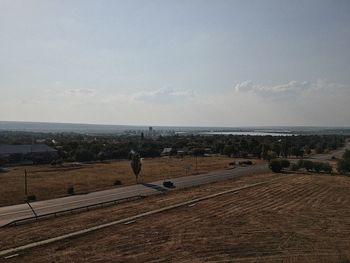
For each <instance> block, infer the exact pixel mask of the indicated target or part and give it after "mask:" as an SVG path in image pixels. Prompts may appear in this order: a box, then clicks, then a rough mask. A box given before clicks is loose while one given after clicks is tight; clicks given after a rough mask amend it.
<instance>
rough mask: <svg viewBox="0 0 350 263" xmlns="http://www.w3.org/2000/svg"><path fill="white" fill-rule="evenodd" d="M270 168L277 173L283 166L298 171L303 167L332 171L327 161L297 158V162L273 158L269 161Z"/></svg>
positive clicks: (311, 169)
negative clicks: (291, 162)
mask: <svg viewBox="0 0 350 263" xmlns="http://www.w3.org/2000/svg"><path fill="white" fill-rule="evenodd" d="M269 167H270V169H271V170H272V171H273V172H275V173H279V172H281V171H282V170H283V169H285V168H289V167H290V170H292V171H298V170H300V169H305V170H307V171H308V172H311V171H313V172H317V173H319V172H325V173H331V172H332V171H333V169H332V166H331V165H330V164H329V163H323V162H313V161H309V160H299V161H298V162H297V163H293V164H290V162H289V161H288V160H286V159H273V160H270V162H269Z"/></svg>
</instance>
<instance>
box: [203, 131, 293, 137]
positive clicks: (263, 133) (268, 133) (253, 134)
mask: <svg viewBox="0 0 350 263" xmlns="http://www.w3.org/2000/svg"><path fill="white" fill-rule="evenodd" d="M201 134H204V135H250V136H293V135H296V134H291V133H276V132H258V131H246V132H242V131H228V132H202V133H201Z"/></svg>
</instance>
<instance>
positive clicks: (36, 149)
mask: <svg viewBox="0 0 350 263" xmlns="http://www.w3.org/2000/svg"><path fill="white" fill-rule="evenodd" d="M0 158H1V159H2V160H6V161H3V162H8V163H24V162H26V163H28V162H31V163H34V164H36V163H49V162H51V161H52V160H54V159H55V158H57V150H55V149H53V148H51V147H49V146H48V145H46V144H22V145H9V144H2V145H0Z"/></svg>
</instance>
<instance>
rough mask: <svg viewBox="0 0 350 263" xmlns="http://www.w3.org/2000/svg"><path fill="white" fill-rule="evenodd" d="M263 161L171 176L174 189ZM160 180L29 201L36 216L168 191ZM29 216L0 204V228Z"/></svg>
mask: <svg viewBox="0 0 350 263" xmlns="http://www.w3.org/2000/svg"><path fill="white" fill-rule="evenodd" d="M267 171H268V168H267V165H266V164H258V165H253V166H247V167H237V168H235V169H231V170H221V171H215V172H210V173H207V174H200V175H191V176H186V177H179V178H175V179H172V182H173V183H174V184H175V186H176V188H175V189H182V188H187V187H192V186H197V185H202V184H206V183H212V182H217V181H223V180H227V179H231V178H235V177H239V176H243V175H251V174H258V173H263V172H267ZM162 182H163V181H157V182H152V183H144V184H138V185H131V186H125V187H120V188H115V189H110V190H105V191H98V192H93V193H89V194H84V195H75V196H68V197H63V198H57V199H51V200H46V201H38V202H33V203H31V205H32V207H33V208H34V210H35V212H36V213H37V215H45V214H50V213H56V212H62V211H65V210H69V209H74V208H79V207H84V206H88V205H94V204H99V203H102V202H108V201H115V200H119V199H124V198H131V197H135V196H140V195H142V196H149V195H153V194H157V193H160V192H166V191H169V189H167V188H164V187H163V186H162ZM30 217H33V212H32V211H31V209H30V208H29V206H28V205H27V204H20V205H13V206H5V207H0V227H1V226H4V225H6V224H8V223H10V222H12V221H14V220H18V219H25V218H30Z"/></svg>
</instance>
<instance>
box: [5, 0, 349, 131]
mask: <svg viewBox="0 0 350 263" xmlns="http://www.w3.org/2000/svg"><path fill="white" fill-rule="evenodd" d="M349 49H350V1H348V0H344V1H340V0H329V1H322V0H315V1H312V0H304V1H303V0H300V1H293V0H290V1H283V0H275V1H268V0H266V1H264V0H256V1H246V0H242V1H233V0H232V1H224V0H221V1H220V0H216V1H214V0H211V1H204V0H200V1H190V0H176V1H175V0H173V1H170V0H160V1H151V0H150V1H146V0H142V1H130V0H125V1H114V0H111V1H101V0H98V1H97V0H95V1H88V0H82V1H78V0H74V1H71V0H57V1H53V0H52V1H50V0H42V1H35V0H22V1H18V0H0V93H1V103H0V120H18V121H51V122H77V123H106V124H146V125H147V124H149V125H199V126H247V125H252V126H254V125H327V126H328V125H332V126H350V50H349Z"/></svg>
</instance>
